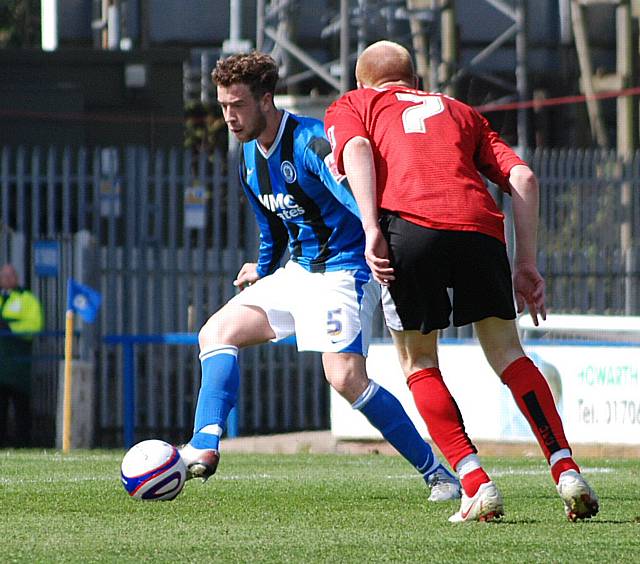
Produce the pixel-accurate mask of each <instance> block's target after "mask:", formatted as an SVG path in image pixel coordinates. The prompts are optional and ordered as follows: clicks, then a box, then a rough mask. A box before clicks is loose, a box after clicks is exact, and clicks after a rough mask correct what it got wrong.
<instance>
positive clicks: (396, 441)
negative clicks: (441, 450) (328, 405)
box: [352, 380, 438, 474]
mask: <svg viewBox="0 0 640 564" xmlns="http://www.w3.org/2000/svg"><path fill="white" fill-rule="evenodd" d="M352 407H353V408H354V409H358V410H360V411H361V412H362V413H363V414H364V416H365V417H366V418H367V419H368V420H369V422H370V423H371V424H372V425H373V426H374V427H375V428H376V429H378V431H380V432H381V433H382V436H383V437H384V438H385V439H386V440H387V441H388V442H389V443H390V444H391V445H392V446H393V447H394V448H395V449H396V450H397V451H398V452H399V453H400V454H401V455H402V456H404V457H405V458H406V459H407V460H408V461H409V462H410V463H411V464H412V465H413V466H415V468H416V470H418V472H420V473H421V474H424V473H425V472H426V471H427V470H430V469H431V468H432V467H434V466H435V465H437V462H438V461H437V459H436V457H435V455H434V454H433V451H432V450H431V446H429V443H427V442H426V441H425V440H424V439H423V438H422V437H421V436H420V433H418V430H417V429H416V427H415V425H414V424H413V422H412V421H411V419H409V416H408V415H407V412H406V411H405V410H404V408H403V407H402V404H401V403H400V402H399V401H398V399H397V398H396V397H395V396H393V395H392V394H391V393H390V392H388V391H387V390H385V389H384V388H383V387H381V386H379V385H378V384H376V383H375V382H374V381H373V380H371V381H370V382H369V385H368V386H367V389H366V390H365V391H364V392H362V394H361V395H360V397H359V398H358V399H357V400H356V401H355V402H354V403H353V405H352Z"/></svg>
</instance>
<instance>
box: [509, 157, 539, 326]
mask: <svg viewBox="0 0 640 564" xmlns="http://www.w3.org/2000/svg"><path fill="white" fill-rule="evenodd" d="M509 186H510V188H511V197H512V210H513V222H514V226H515V233H516V237H515V258H514V269H513V288H514V293H515V297H516V304H517V307H518V313H520V312H522V311H523V310H524V306H525V304H526V305H527V307H528V309H529V315H531V319H533V323H534V324H535V325H538V315H539V316H540V317H541V318H542V319H543V320H544V319H546V318H547V314H546V309H545V284H544V279H543V278H542V275H541V274H540V272H539V271H538V267H537V262H536V261H537V237H538V207H539V199H540V196H539V192H540V189H539V186H538V179H537V178H536V175H535V174H534V173H533V171H532V170H531V169H530V168H529V167H528V166H526V165H516V166H514V167H513V168H512V169H511V171H510V172H509Z"/></svg>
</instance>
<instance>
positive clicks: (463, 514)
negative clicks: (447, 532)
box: [449, 482, 504, 523]
mask: <svg viewBox="0 0 640 564" xmlns="http://www.w3.org/2000/svg"><path fill="white" fill-rule="evenodd" d="M503 515H504V504H503V503H502V496H501V495H500V492H499V491H498V488H496V485H495V484H494V483H493V482H486V483H484V484H482V485H481V486H480V487H479V488H478V491H477V492H476V495H474V496H473V497H468V496H467V494H465V493H464V491H463V492H462V502H461V504H460V511H458V512H457V513H454V514H453V515H452V516H451V517H449V521H450V522H451V523H468V522H471V521H493V520H494V519H499V518H500V517H502V516H503Z"/></svg>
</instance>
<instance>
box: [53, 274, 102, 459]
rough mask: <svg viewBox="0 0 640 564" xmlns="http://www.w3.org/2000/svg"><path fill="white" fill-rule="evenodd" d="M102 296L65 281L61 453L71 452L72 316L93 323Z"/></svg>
mask: <svg viewBox="0 0 640 564" xmlns="http://www.w3.org/2000/svg"><path fill="white" fill-rule="evenodd" d="M101 303H102V294H100V292H98V291H97V290H94V289H93V288H90V287H89V286H85V285H84V284H80V282H76V281H75V280H74V279H73V278H69V279H68V280H67V312H66V316H65V331H64V398H63V399H64V401H63V417H62V452H65V453H67V452H69V451H70V450H71V390H72V379H73V374H72V371H71V363H72V361H73V314H74V313H77V314H78V315H79V316H80V317H82V319H84V320H85V321H86V322H87V323H93V322H94V321H95V320H96V316H97V315H98V310H99V309H100V304H101Z"/></svg>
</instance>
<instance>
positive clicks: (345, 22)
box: [340, 0, 351, 94]
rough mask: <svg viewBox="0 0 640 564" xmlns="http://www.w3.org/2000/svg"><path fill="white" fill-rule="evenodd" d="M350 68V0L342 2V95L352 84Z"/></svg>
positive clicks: (341, 0)
mask: <svg viewBox="0 0 640 564" xmlns="http://www.w3.org/2000/svg"><path fill="white" fill-rule="evenodd" d="M350 73H351V68H350V66H349V0H340V93H341V94H344V93H345V92H346V91H347V90H349V85H350V84H351V76H350Z"/></svg>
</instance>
